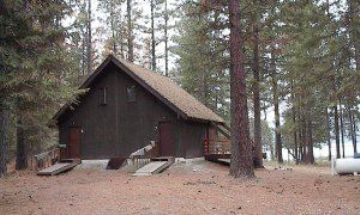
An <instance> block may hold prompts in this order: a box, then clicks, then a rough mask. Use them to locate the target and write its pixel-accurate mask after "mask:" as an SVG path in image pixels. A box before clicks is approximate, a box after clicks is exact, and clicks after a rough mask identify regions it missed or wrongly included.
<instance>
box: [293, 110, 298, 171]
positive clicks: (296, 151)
mask: <svg viewBox="0 0 360 215" xmlns="http://www.w3.org/2000/svg"><path fill="white" fill-rule="evenodd" d="M292 112H293V123H294V125H296V108H295V107H293V108H292ZM293 135H294V152H295V163H296V164H299V151H298V139H297V132H296V128H295V129H294V132H293Z"/></svg>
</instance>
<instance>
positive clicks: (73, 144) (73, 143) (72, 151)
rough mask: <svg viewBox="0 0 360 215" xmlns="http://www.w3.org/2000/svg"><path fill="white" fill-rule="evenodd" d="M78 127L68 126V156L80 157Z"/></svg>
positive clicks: (79, 133)
mask: <svg viewBox="0 0 360 215" xmlns="http://www.w3.org/2000/svg"><path fill="white" fill-rule="evenodd" d="M80 135H81V129H80V128H70V133H69V149H68V153H69V154H68V155H69V158H80Z"/></svg>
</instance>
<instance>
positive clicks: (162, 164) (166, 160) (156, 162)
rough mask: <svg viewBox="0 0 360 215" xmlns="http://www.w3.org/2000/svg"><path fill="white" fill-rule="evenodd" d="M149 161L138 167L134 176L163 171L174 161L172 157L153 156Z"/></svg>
mask: <svg viewBox="0 0 360 215" xmlns="http://www.w3.org/2000/svg"><path fill="white" fill-rule="evenodd" d="M150 160H151V162H150V163H148V164H146V165H145V166H143V167H141V168H140V169H138V170H137V171H136V172H135V173H134V175H135V176H149V175H153V174H158V173H161V172H163V171H164V170H165V169H167V168H168V167H169V166H171V165H172V164H173V163H174V162H175V158H174V157H154V158H151V159H150Z"/></svg>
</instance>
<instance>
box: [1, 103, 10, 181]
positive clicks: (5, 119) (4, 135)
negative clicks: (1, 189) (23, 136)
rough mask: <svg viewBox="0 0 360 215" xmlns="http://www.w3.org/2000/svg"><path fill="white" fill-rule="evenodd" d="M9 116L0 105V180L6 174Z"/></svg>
mask: <svg viewBox="0 0 360 215" xmlns="http://www.w3.org/2000/svg"><path fill="white" fill-rule="evenodd" d="M8 134H9V114H8V111H7V110H6V109H5V107H4V106H3V105H1V103H0V178H1V177H3V176H6V174H7V165H6V163H7V155H8V145H9V138H8Z"/></svg>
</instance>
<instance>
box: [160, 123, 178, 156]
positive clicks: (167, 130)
mask: <svg viewBox="0 0 360 215" xmlns="http://www.w3.org/2000/svg"><path fill="white" fill-rule="evenodd" d="M159 139H160V147H159V148H160V156H175V149H176V147H175V138H174V130H173V125H172V124H171V122H160V124H159Z"/></svg>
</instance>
